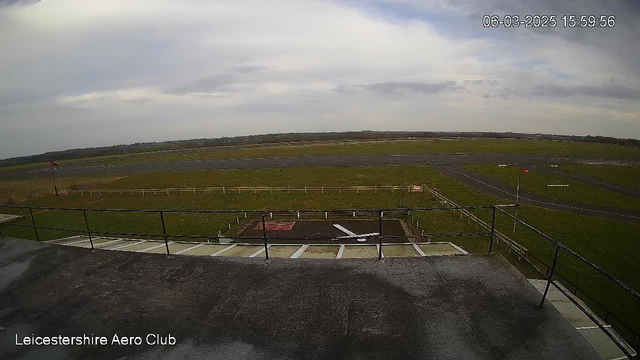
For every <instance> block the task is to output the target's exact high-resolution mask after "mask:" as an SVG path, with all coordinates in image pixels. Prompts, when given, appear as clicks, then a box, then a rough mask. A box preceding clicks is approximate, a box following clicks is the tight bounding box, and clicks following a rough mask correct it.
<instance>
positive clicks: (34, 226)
mask: <svg viewBox="0 0 640 360" xmlns="http://www.w3.org/2000/svg"><path fill="white" fill-rule="evenodd" d="M29 215H31V225H33V231H34V232H35V233H36V240H38V242H40V235H38V228H37V227H36V219H35V218H34V217H33V210H32V209H31V208H29Z"/></svg>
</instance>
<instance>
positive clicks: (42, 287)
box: [0, 238, 599, 359]
mask: <svg viewBox="0 0 640 360" xmlns="http://www.w3.org/2000/svg"><path fill="white" fill-rule="evenodd" d="M539 301H540V293H539V292H538V291H537V290H536V289H535V288H534V287H533V286H532V285H531V284H530V283H529V282H528V281H527V280H526V279H525V278H524V277H523V276H522V275H521V274H520V273H519V272H518V271H517V270H516V269H515V268H513V267H512V266H511V265H510V264H509V263H508V262H507V261H506V260H505V259H504V258H502V257H501V256H499V255H497V254H496V255H491V256H477V255H467V256H434V257H413V258H386V259H383V260H382V261H378V260H374V259H344V260H341V261H336V260H331V259H329V260H322V259H274V260H272V261H271V262H265V261H264V259H258V258H255V259H254V258H240V257H226V258H224V257H211V256H208V257H198V256H182V255H176V256H173V257H171V258H167V256H166V255H162V254H149V253H132V252H124V251H108V250H95V251H92V250H90V249H85V248H79V247H72V246H61V245H53V244H37V243H35V242H33V241H26V240H17V239H7V238H5V239H2V240H0V309H2V311H1V312H0V326H1V327H2V328H1V329H0V358H4V359H16V358H20V359H42V358H47V359H85V358H109V359H117V358H121V357H125V356H126V357H127V359H157V358H160V359H177V358H180V359H182V358H196V359H199V358H202V359H236V358H243V359H282V358H289V359H293V358H305V359H308V358H313V359H319V358H331V359H336V358H350V359H352V358H355V359H371V358H377V359H391V358H394V359H397V358H401V359H413V358H416V359H417V358H420V359H496V358H502V359H599V356H598V355H597V353H596V352H595V351H594V350H593V348H592V347H591V346H590V345H589V343H588V342H587V341H586V340H585V339H584V337H583V336H581V335H580V334H579V333H578V331H576V329H575V328H574V326H572V325H571V324H570V323H569V322H568V321H567V320H566V319H565V318H564V317H563V316H562V315H561V314H560V313H559V312H558V311H557V310H556V309H555V308H554V307H553V306H550V305H549V306H544V307H543V308H542V309H538V308H537V305H538V302H539ZM149 333H152V334H160V335H161V336H166V335H169V334H170V335H171V336H173V337H175V338H176V344H175V345H174V346H150V345H145V344H143V345H141V346H111V345H107V346H75V347H62V346H58V347H46V346H39V347H38V346H35V347H27V346H16V345H15V337H16V334H17V335H18V337H22V336H30V335H31V334H34V335H36V336H57V335H63V336H78V335H82V334H94V335H95V336H106V337H108V338H109V339H110V340H111V338H112V337H113V335H114V334H118V335H120V336H141V337H145V336H146V335H147V334H149Z"/></svg>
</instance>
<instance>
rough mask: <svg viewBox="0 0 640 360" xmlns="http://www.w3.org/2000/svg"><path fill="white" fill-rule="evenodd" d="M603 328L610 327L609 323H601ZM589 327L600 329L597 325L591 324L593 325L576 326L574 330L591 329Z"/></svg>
mask: <svg viewBox="0 0 640 360" xmlns="http://www.w3.org/2000/svg"><path fill="white" fill-rule="evenodd" d="M602 327H603V328H605V329H606V328H610V327H611V325H602ZM591 329H600V327H598V326H597V325H593V326H580V327H577V328H576V330H591Z"/></svg>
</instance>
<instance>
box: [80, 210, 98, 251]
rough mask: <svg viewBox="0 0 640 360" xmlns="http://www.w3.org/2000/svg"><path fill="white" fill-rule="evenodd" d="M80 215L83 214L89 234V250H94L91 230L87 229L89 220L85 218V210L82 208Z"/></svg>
mask: <svg viewBox="0 0 640 360" xmlns="http://www.w3.org/2000/svg"><path fill="white" fill-rule="evenodd" d="M82 215H83V216H84V225H85V226H86V227H87V236H89V243H91V250H95V248H94V247H93V239H92V238H91V230H89V220H88V219H87V210H86V209H82Z"/></svg>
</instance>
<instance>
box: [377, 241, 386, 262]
mask: <svg viewBox="0 0 640 360" xmlns="http://www.w3.org/2000/svg"><path fill="white" fill-rule="evenodd" d="M376 251H378V254H381V255H382V256H381V258H383V259H384V250H383V251H380V244H376Z"/></svg>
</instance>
